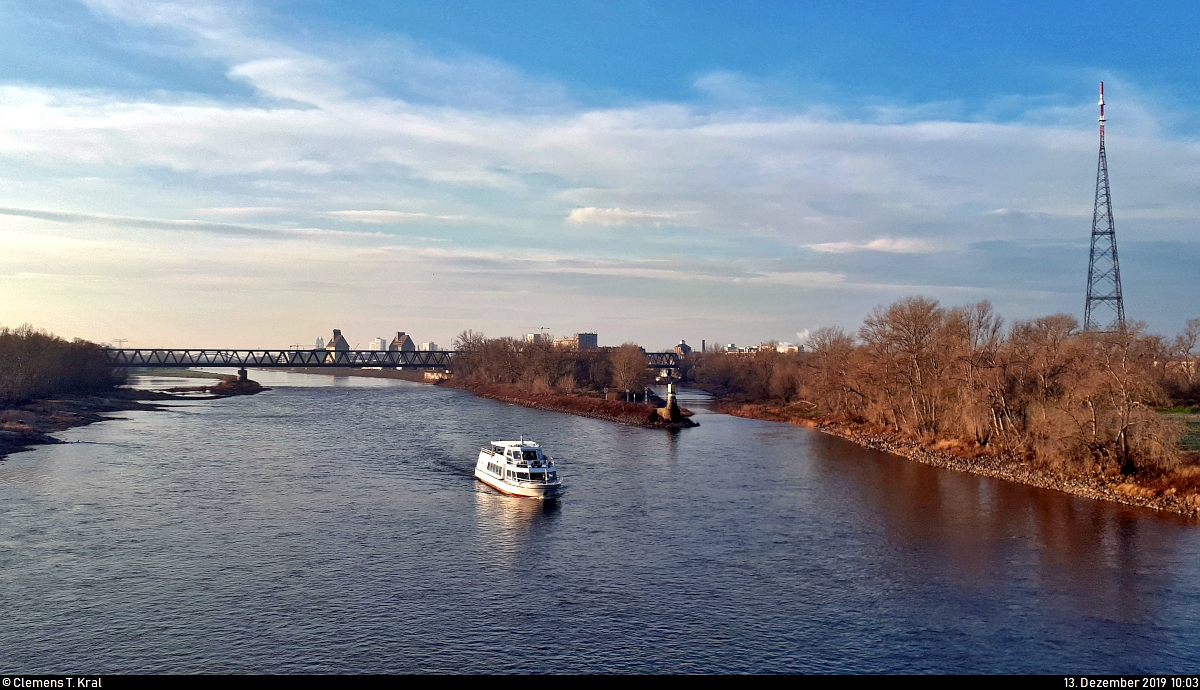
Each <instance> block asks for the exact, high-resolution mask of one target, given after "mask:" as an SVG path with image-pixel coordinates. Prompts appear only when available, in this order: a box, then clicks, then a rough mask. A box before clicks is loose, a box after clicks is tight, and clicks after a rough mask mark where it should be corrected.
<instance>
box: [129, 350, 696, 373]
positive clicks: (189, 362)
mask: <svg viewBox="0 0 1200 690" xmlns="http://www.w3.org/2000/svg"><path fill="white" fill-rule="evenodd" d="M107 352H108V361H109V362H110V363H111V364H112V365H113V366H114V367H156V368H158V367H180V368H183V367H235V368H239V369H241V368H245V367H254V368H256V369H264V368H273V369H279V368H293V367H306V368H307V367H351V368H362V367H406V368H412V369H450V368H451V362H452V360H453V358H454V351H453V350H433V351H429V352H404V351H396V350H384V351H380V350H330V351H326V350H203V349H200V350H194V349H184V350H140V349H120V348H107ZM646 360H647V366H648V367H650V368H651V369H674V368H675V367H677V366H679V356H678V355H676V354H675V353H674V352H648V353H646Z"/></svg>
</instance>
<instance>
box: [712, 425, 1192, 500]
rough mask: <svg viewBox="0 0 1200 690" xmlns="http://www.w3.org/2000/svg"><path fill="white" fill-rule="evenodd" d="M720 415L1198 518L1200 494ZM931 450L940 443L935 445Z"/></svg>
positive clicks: (897, 440)
mask: <svg viewBox="0 0 1200 690" xmlns="http://www.w3.org/2000/svg"><path fill="white" fill-rule="evenodd" d="M717 411H718V412H723V413H725V414H730V415H734V416H737V417H747V418H750V419H761V420H765V421H772V422H787V423H789V424H794V425H797V426H805V427H809V428H813V429H816V430H818V431H823V432H825V433H827V434H832V435H834V436H840V437H841V438H844V439H846V440H848V441H851V442H853V443H856V444H858V445H860V446H862V447H864V448H870V449H872V450H880V451H884V452H886V453H892V454H893V455H899V456H901V457H904V458H908V459H909V460H915V461H917V462H920V463H924V464H926V465H933V466H934V467H942V468H945V469H950V470H957V471H959V472H969V473H971V474H978V475H981V476H985V477H992V478H995V479H1003V480H1005V481H1010V482H1016V483H1018V484H1025V485H1028V486H1036V487H1038V488H1040V489H1049V490H1051V491H1061V492H1063V493H1067V494H1071V495H1073V496H1082V497H1085V498H1091V499H1095V500H1099V501H1110V502H1112V503H1121V504H1124V505H1129V506H1137V507H1140V508H1151V509H1153V510H1161V511H1166V512H1170V513H1177V514H1179V515H1186V516H1189V517H1200V495H1197V494H1188V495H1179V494H1176V493H1174V489H1166V490H1165V491H1164V490H1159V489H1154V488H1151V487H1146V486H1142V485H1140V484H1136V483H1133V482H1130V481H1127V480H1126V479H1124V478H1119V477H1107V476H1102V475H1084V476H1075V477H1065V476H1062V475H1059V474H1056V473H1052V472H1050V471H1047V470H1043V469H1040V468H1038V467H1035V466H1033V465H1032V464H1030V463H1028V462H1024V461H1022V460H1020V459H1018V458H1013V457H1009V456H1004V455H994V454H979V455H977V456H975V457H961V456H959V455H955V454H954V453H951V452H948V451H946V450H939V449H937V448H936V447H933V448H931V447H930V446H928V445H926V444H923V443H921V442H919V441H916V440H913V439H909V438H904V437H901V436H899V435H898V434H877V433H868V432H867V431H865V430H863V429H861V428H856V427H855V426H854V425H850V424H845V423H836V422H822V421H821V420H811V419H795V418H790V417H788V416H787V415H784V414H781V412H780V411H779V410H777V409H774V408H771V407H769V406H766V405H738V404H726V403H722V404H719V405H718V407H717ZM934 445H935V446H936V445H938V444H936V443H935V444H934Z"/></svg>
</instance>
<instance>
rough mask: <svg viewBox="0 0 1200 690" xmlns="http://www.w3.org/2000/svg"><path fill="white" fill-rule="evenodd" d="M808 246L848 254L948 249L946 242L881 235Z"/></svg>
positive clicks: (922, 252)
mask: <svg viewBox="0 0 1200 690" xmlns="http://www.w3.org/2000/svg"><path fill="white" fill-rule="evenodd" d="M806 246H807V247H808V248H809V249H812V250H815V251H818V252H822V253H824V254H848V253H850V252H867V251H870V252H885V253H887V254H931V253H933V252H936V251H941V250H943V249H946V246H945V245H944V244H937V243H934V242H932V241H930V240H927V239H922V238H918V237H909V238H894V237H880V238H878V239H874V240H870V241H868V242H821V243H818V244H810V245H806Z"/></svg>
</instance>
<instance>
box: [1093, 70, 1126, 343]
mask: <svg viewBox="0 0 1200 690" xmlns="http://www.w3.org/2000/svg"><path fill="white" fill-rule="evenodd" d="M1110 316H1111V320H1110V319H1109V317H1110ZM1083 328H1084V330H1089V331H1091V330H1103V331H1120V330H1124V329H1125V302H1124V300H1122V299H1121V267H1120V265H1119V264H1118V263H1117V234H1116V230H1114V229H1113V215H1112V199H1111V198H1110V197H1109V195H1108V158H1107V157H1105V155H1104V82H1100V161H1099V162H1098V163H1097V164H1096V206H1095V208H1094V210H1093V211H1092V251H1091V254H1090V256H1089V258H1088V284H1087V304H1086V305H1085V306H1084V309H1083Z"/></svg>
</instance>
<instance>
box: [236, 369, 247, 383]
mask: <svg viewBox="0 0 1200 690" xmlns="http://www.w3.org/2000/svg"><path fill="white" fill-rule="evenodd" d="M247 380H248V379H247V378H246V370H245V369H244V368H243V369H238V381H239V382H242V383H244V382H245V381H247Z"/></svg>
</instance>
